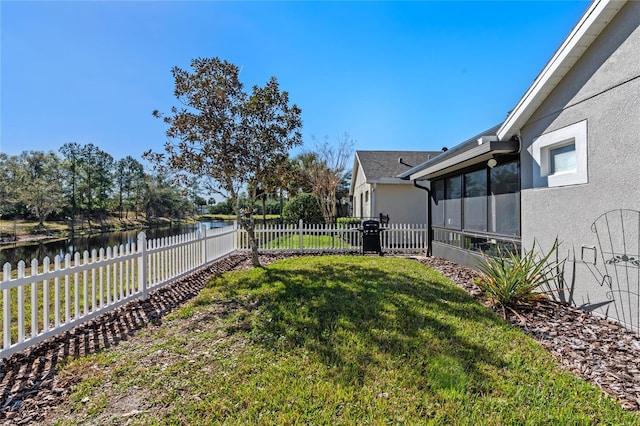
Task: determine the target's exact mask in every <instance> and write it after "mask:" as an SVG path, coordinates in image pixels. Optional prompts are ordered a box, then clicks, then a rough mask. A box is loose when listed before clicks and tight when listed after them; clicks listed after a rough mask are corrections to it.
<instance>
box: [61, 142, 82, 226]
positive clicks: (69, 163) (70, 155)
mask: <svg viewBox="0 0 640 426" xmlns="http://www.w3.org/2000/svg"><path fill="white" fill-rule="evenodd" d="M81 151H82V147H81V146H80V145H79V144H77V143H75V142H68V143H65V144H64V145H62V147H61V148H60V152H61V153H62V155H63V156H64V162H63V163H62V168H63V176H64V179H63V182H65V183H64V184H63V186H62V190H63V193H64V195H65V197H66V198H67V200H68V201H67V203H68V204H70V205H71V231H72V232H73V229H74V227H75V218H76V214H77V211H78V182H79V180H80V177H79V176H80V167H81V159H80V157H81Z"/></svg>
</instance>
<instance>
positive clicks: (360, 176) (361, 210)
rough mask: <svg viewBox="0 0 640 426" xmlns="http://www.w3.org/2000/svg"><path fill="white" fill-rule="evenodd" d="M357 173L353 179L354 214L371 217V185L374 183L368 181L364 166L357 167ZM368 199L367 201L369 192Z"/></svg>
mask: <svg viewBox="0 0 640 426" xmlns="http://www.w3.org/2000/svg"><path fill="white" fill-rule="evenodd" d="M355 172H356V174H355V177H352V179H353V184H352V187H353V202H352V204H353V216H355V217H371V199H370V195H371V189H372V188H371V187H372V185H370V184H368V183H367V182H366V176H365V175H364V171H363V170H362V167H357V168H356V170H355ZM367 193H368V195H367V201H365V197H364V196H365V194H367Z"/></svg>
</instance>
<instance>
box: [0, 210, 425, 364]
mask: <svg viewBox="0 0 640 426" xmlns="http://www.w3.org/2000/svg"><path fill="white" fill-rule="evenodd" d="M427 232H428V231H427V227H426V226H425V225H399V224H396V225H388V226H385V228H384V229H382V231H381V233H380V240H381V246H382V250H383V251H387V252H414V251H417V252H422V251H425V250H426V249H427V245H428V237H427V235H428V234H427ZM256 238H257V239H258V242H259V246H260V250H261V251H278V250H281V251H282V250H287V251H291V250H296V251H300V252H307V251H329V252H346V253H348V252H359V251H360V250H361V244H362V235H361V232H360V230H359V229H358V228H357V227H344V226H341V225H312V224H304V223H302V221H300V223H299V224H298V225H297V226H294V225H291V226H286V225H285V226H281V225H278V226H269V225H267V226H258V227H257V228H256ZM246 250H249V242H248V238H247V233H246V232H245V231H244V230H241V229H239V228H238V226H237V224H234V225H233V226H228V227H223V228H215V229H209V230H207V229H205V227H202V229H201V230H200V231H199V232H194V233H189V234H184V235H179V236H175V237H167V238H159V239H155V240H147V239H146V235H145V234H144V233H143V232H142V233H140V234H139V235H138V241H137V243H131V244H127V245H120V246H114V247H109V248H107V249H106V250H105V249H103V248H101V249H100V250H98V251H96V250H92V251H91V253H89V252H88V251H85V252H84V253H83V254H82V256H81V255H80V253H75V255H74V256H73V258H72V256H71V255H69V254H67V255H66V256H65V257H64V258H61V257H60V256H56V257H55V258H54V259H53V262H51V260H50V259H49V258H45V259H44V261H43V262H42V264H39V263H38V261H37V260H35V259H34V260H32V261H31V264H30V265H29V266H30V267H29V266H28V265H27V264H26V263H25V262H24V261H20V262H19V263H18V265H17V268H16V269H15V270H14V269H12V265H11V264H9V263H6V264H5V265H4V267H3V274H2V281H0V294H1V297H2V308H3V316H2V328H1V330H0V331H1V333H2V334H1V337H0V340H1V341H2V350H0V358H7V357H9V356H10V355H12V354H14V353H16V352H19V351H22V350H24V349H26V348H28V347H31V346H33V345H35V344H37V343H39V342H41V341H43V340H45V339H48V338H50V337H53V336H56V335H58V334H60V333H63V332H65V331H67V330H69V329H71V328H73V327H76V326H78V325H81V324H83V323H85V322H87V321H89V320H91V319H93V318H95V317H97V316H98V315H101V314H103V313H106V312H109V311H111V310H113V309H116V308H117V307H119V306H121V305H123V304H125V303H127V302H129V301H131V300H133V299H136V298H140V299H143V300H144V299H146V298H147V295H148V293H149V292H150V291H152V290H155V289H158V288H160V287H162V286H164V285H167V284H169V283H172V282H175V281H176V280H178V279H180V278H182V277H184V276H186V275H188V274H190V273H192V272H194V271H196V270H198V269H200V268H203V267H205V266H207V265H208V264H210V263H212V262H214V261H216V260H219V259H221V258H223V257H225V256H227V255H228V254H230V253H232V252H234V251H246Z"/></svg>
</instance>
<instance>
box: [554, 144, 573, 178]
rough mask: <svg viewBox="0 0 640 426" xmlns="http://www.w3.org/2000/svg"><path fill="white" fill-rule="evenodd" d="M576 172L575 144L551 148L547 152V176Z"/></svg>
mask: <svg viewBox="0 0 640 426" xmlns="http://www.w3.org/2000/svg"><path fill="white" fill-rule="evenodd" d="M575 170H576V144H575V143H572V144H569V145H565V146H561V147H558V148H551V149H550V150H549V174H551V175H555V174H558V173H566V172H573V171H575Z"/></svg>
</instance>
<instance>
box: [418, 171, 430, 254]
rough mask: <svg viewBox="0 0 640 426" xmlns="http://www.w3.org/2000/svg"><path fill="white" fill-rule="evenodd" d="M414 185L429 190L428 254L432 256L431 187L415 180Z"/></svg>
mask: <svg viewBox="0 0 640 426" xmlns="http://www.w3.org/2000/svg"><path fill="white" fill-rule="evenodd" d="M413 186H415V187H416V188H420V189H424V190H425V191H427V256H431V242H432V241H433V229H431V189H430V188H427V187H426V186H422V185H418V181H417V180H414V181H413Z"/></svg>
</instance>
